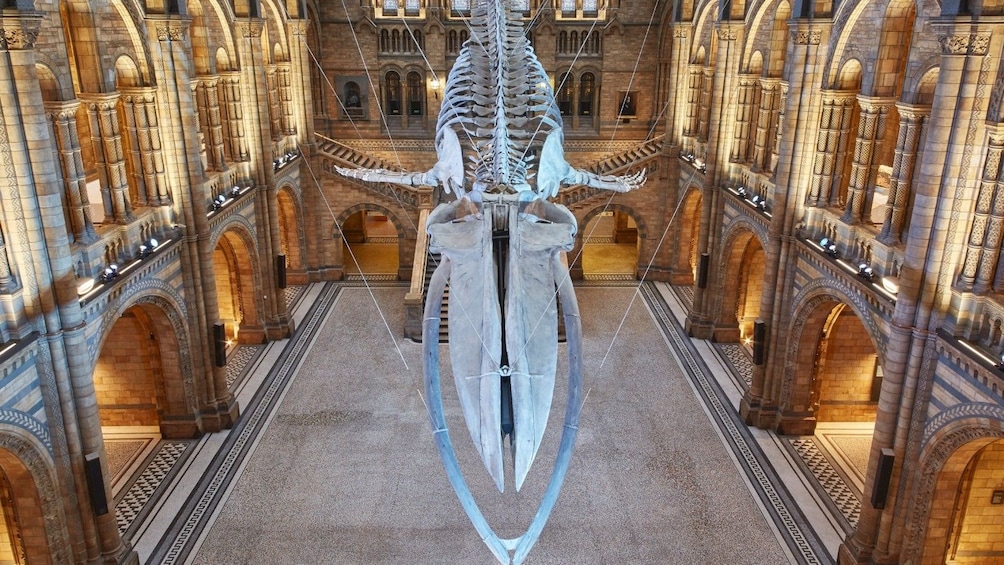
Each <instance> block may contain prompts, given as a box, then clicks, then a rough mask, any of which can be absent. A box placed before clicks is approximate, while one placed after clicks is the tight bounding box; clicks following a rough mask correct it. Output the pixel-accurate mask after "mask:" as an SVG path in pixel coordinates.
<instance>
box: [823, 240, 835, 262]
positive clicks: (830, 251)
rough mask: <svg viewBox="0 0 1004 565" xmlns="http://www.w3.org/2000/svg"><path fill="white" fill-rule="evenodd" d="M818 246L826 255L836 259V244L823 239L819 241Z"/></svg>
mask: <svg viewBox="0 0 1004 565" xmlns="http://www.w3.org/2000/svg"><path fill="white" fill-rule="evenodd" d="M819 246H820V247H822V248H823V251H825V252H826V254H827V255H829V256H830V257H833V258H836V256H837V244H836V243H834V242H833V241H830V239H829V238H827V237H824V238H823V239H821V240H819Z"/></svg>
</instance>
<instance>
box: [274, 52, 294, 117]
mask: <svg viewBox="0 0 1004 565" xmlns="http://www.w3.org/2000/svg"><path fill="white" fill-rule="evenodd" d="M289 68H290V64H289V63H288V62H286V63H278V64H277V65H276V66H275V69H276V71H275V72H276V82H277V83H278V89H277V91H276V95H277V96H278V98H279V117H280V119H279V127H280V129H281V130H282V134H283V135H296V122H295V121H294V118H293V92H292V87H291V84H290V82H291V81H290V76H289Z"/></svg>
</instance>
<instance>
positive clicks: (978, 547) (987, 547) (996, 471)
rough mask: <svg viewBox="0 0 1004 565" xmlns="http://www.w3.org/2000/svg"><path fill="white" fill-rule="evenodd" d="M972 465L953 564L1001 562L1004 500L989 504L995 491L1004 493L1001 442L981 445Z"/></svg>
mask: <svg viewBox="0 0 1004 565" xmlns="http://www.w3.org/2000/svg"><path fill="white" fill-rule="evenodd" d="M974 464H975V469H973V473H972V476H971V478H970V479H969V481H968V483H969V484H968V486H969V495H968V497H967V498H966V502H965V516H964V517H963V518H962V522H961V524H960V527H958V530H957V531H958V542H957V544H956V550H955V563H957V564H962V563H980V564H988V563H1004V503H1002V504H992V501H993V494H994V491H1001V492H1002V493H1004V442H1001V441H997V442H995V443H992V444H990V445H988V446H987V447H985V448H983V450H982V451H981V452H980V453H979V454H978V455H977V456H976V458H975V460H974ZM1000 496H1001V497H1002V498H1004V494H1002V495H1000Z"/></svg>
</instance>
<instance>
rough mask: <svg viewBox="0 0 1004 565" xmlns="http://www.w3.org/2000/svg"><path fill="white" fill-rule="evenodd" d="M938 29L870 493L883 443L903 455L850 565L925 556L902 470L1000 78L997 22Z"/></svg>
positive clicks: (843, 550)
mask: <svg viewBox="0 0 1004 565" xmlns="http://www.w3.org/2000/svg"><path fill="white" fill-rule="evenodd" d="M932 27H933V28H934V31H935V32H937V33H938V35H939V38H938V39H939V44H940V46H941V54H942V56H941V62H940V65H939V68H940V72H939V73H938V84H937V86H936V87H935V94H934V104H933V106H932V108H931V116H930V128H929V131H930V132H931V133H934V132H937V136H932V135H929V136H928V137H927V139H926V141H925V147H924V151H923V157H922V160H921V162H920V166H919V170H918V173H917V175H916V180H915V182H914V186H913V191H914V196H913V211H912V213H911V216H910V234H911V235H910V238H909V239H908V240H907V242H906V248H905V250H904V261H903V268H902V270H901V271H900V275H899V281H900V285H899V293H898V294H897V296H896V306H895V309H894V311H893V315H892V321H891V323H890V324H889V328H890V332H889V337H888V341H887V345H886V359H885V362H884V363H883V370H884V373H885V375H884V378H883V379H882V391H881V394H880V395H879V403H878V410H877V413H876V417H875V432H874V436H873V440H872V446H871V456H870V458H869V463H868V471H867V473H866V475H865V477H866V478H865V483H864V489H863V490H864V492H866V493H870V492H872V489H873V488H874V485H875V481H876V476H877V468H878V460H879V454H880V452H881V450H882V449H892V450H893V452H894V454H895V456H896V459H895V464H894V466H893V472H892V478H891V480H890V483H889V500H887V501H886V505H885V508H884V509H881V510H880V509H876V508H873V507H872V506H871V505H870V504H864V505H862V508H861V516H860V519H859V521H858V526H857V529H856V530H855V532H854V533H853V534H851V535H850V536H848V537H847V538H846V539H845V541H844V543H843V544H842V545H841V546H840V549H839V552H838V560H839V562H840V563H842V564H849V563H860V564H863V563H885V562H893V561H897V562H899V561H903V562H916V559H917V557H918V552H919V549H917V546H918V545H919V544H921V543H922V540H918V539H914V538H913V534H916V533H917V532H921V531H923V528H916V529H913V528H908V527H907V526H908V525H909V524H910V522H911V519H916V517H915V516H914V515H913V512H915V511H916V510H918V509H916V508H914V507H913V506H912V504H911V503H912V497H910V496H909V495H906V493H911V492H913V488H914V486H913V483H912V481H913V480H914V479H915V478H916V474H915V473H914V472H910V471H907V472H905V473H904V472H903V470H904V469H916V465H917V462H918V460H919V457H920V449H921V446H922V443H923V442H922V436H923V430H924V425H923V423H924V421H926V418H927V403H928V400H929V398H928V394H929V389H928V383H929V382H930V381H931V379H932V378H933V372H934V366H935V363H936V359H937V356H938V352H937V350H936V343H937V341H936V340H937V336H936V334H935V330H936V329H937V328H938V327H940V326H941V315H940V312H943V311H944V309H945V308H946V307H947V305H948V302H949V300H950V298H949V295H950V293H951V285H952V282H953V279H954V276H955V267H956V265H957V263H956V261H955V260H954V259H953V258H952V257H951V253H952V250H953V249H957V248H958V246H960V245H965V241H966V232H965V224H964V223H961V222H959V221H958V219H957V218H955V214H954V213H953V212H952V210H953V209H955V207H956V206H960V205H961V206H963V207H965V206H966V205H967V204H968V201H969V199H970V198H972V196H973V194H975V193H976V191H977V183H976V182H975V179H969V178H967V177H966V176H965V175H966V171H967V170H968V169H969V168H970V167H971V166H972V165H973V162H972V161H971V158H972V154H973V153H976V152H975V151H973V149H977V148H979V144H980V140H979V139H977V131H978V128H977V127H976V124H980V123H981V122H982V121H983V120H984V119H985V116H983V115H982V114H981V111H980V108H981V105H982V104H984V100H982V99H981V98H980V97H982V96H987V95H988V94H989V92H988V91H989V89H987V92H981V91H980V90H978V88H977V85H979V84H981V83H987V82H989V81H990V80H991V79H990V78H989V76H990V74H991V65H989V64H988V62H989V61H990V58H989V57H987V53H988V51H989V46H990V33H989V31H988V30H986V29H979V28H978V27H977V25H974V24H973V23H972V21H971V20H970V19H969V18H968V17H966V18H965V19H964V20H962V21H960V22H959V23H958V24H956V23H955V22H951V21H944V22H938V23H937V24H932ZM946 171H951V172H950V173H947V174H946ZM925 526H926V525H925Z"/></svg>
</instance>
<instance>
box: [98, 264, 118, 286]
mask: <svg viewBox="0 0 1004 565" xmlns="http://www.w3.org/2000/svg"><path fill="white" fill-rule="evenodd" d="M117 276H119V266H118V265H116V264H115V263H112V264H111V265H108V266H107V267H105V270H103V271H101V274H100V275H98V280H99V281H101V282H103V283H106V282H109V281H111V280H112V279H114V278H115V277H117Z"/></svg>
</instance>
